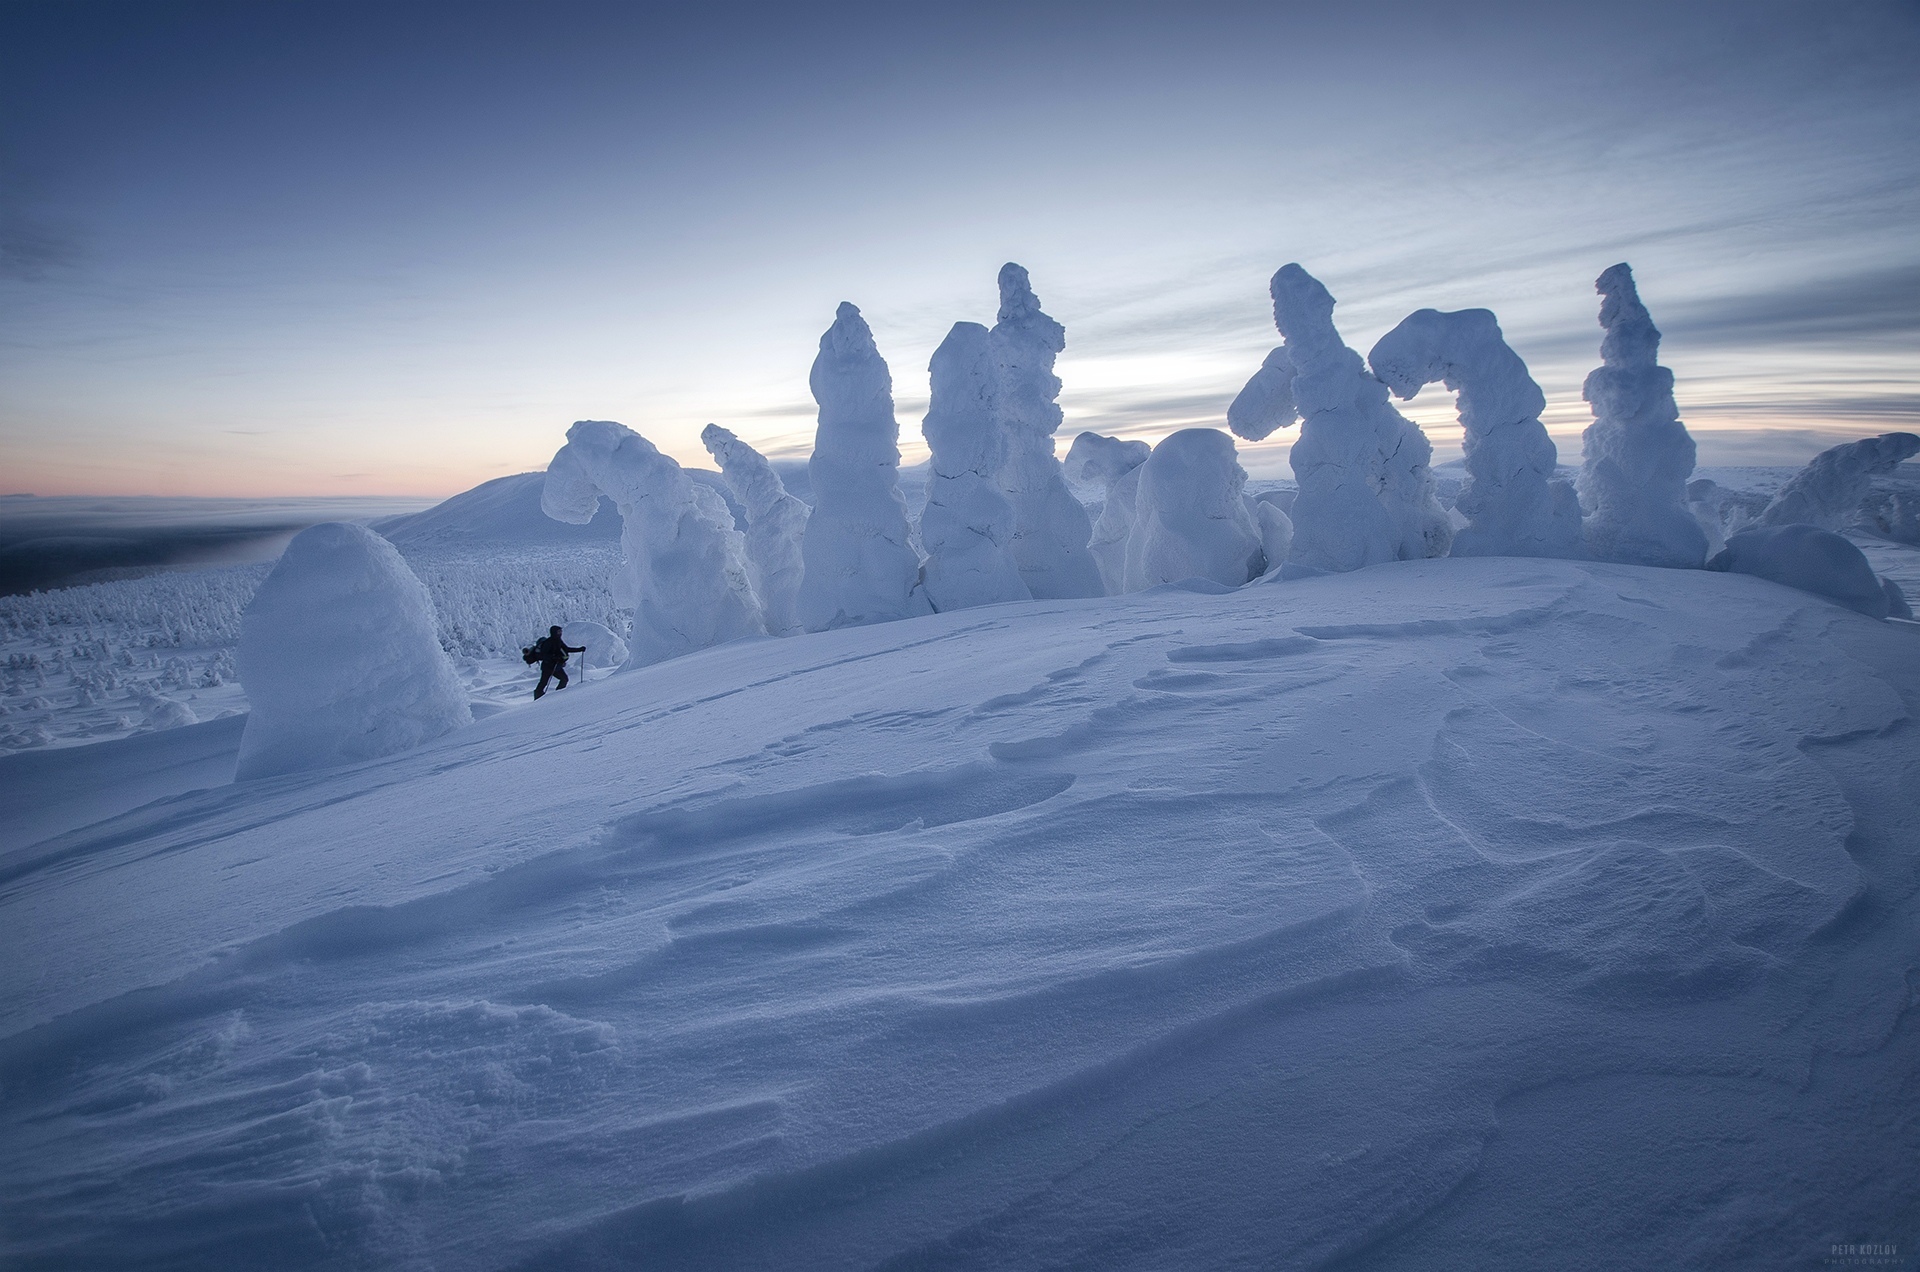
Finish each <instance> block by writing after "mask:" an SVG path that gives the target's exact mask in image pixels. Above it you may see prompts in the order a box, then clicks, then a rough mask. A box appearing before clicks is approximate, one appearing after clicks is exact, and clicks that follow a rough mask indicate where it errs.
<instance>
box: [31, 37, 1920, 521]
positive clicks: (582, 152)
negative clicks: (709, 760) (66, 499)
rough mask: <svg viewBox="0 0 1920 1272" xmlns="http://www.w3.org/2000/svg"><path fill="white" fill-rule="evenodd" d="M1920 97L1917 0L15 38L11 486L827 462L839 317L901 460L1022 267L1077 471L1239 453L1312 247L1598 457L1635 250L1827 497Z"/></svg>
mask: <svg viewBox="0 0 1920 1272" xmlns="http://www.w3.org/2000/svg"><path fill="white" fill-rule="evenodd" d="M1327 9H1336V10H1337V12H1331V13H1329V12H1326V11H1325V10H1327ZM1916 64H1920V5H1916V4H1914V3H1912V2H1911V0H1909V2H1907V3H1858V4H1848V3H1827V4H1821V5H1812V4H1784V5H1776V4H1767V3H1742V4H1728V5H1718V4H1691V5H1690V4H1635V3H1616V4H1607V5H1587V4H1580V3H1567V4H1552V5H1538V4H1470V3H1469V4H1447V5H1444V6H1442V5H1408V4H1397V5H1395V4H1350V5H1340V6H1324V5H1312V6H1308V5H1299V6H1295V5H1287V4H1272V3H1268V4H1260V5H1207V4H1197V5H1193V4H1183V5H1172V4H1167V5H1127V4H1098V5H1076V4H1036V3H1029V4H1025V5H1007V6H996V5H953V4H947V5H916V4H910V3H896V4H891V5H885V6H878V5H876V6H853V5H826V6H822V7H817V8H816V7H813V6H780V7H759V6H726V5H702V6H687V7H676V8H665V7H649V6H644V5H601V4H568V3H553V4H531V3H525V4H511V5H508V4H478V3H468V4H457V5H454V4H432V3H411V4H384V3H383V4H374V5H355V4H341V3H327V4H319V3H274V4H263V3H244V4H239V3H236V4H170V3H163V2H153V0H144V2H142V3H136V4H96V3H87V2H86V0H60V2H57V3H43V2H38V0H36V2H32V3H21V2H19V0H0V460H4V463H0V467H4V469H5V470H6V475H5V476H4V478H0V484H4V486H5V487H6V489H8V490H31V491H37V492H39V493H43V494H56V493H101V494H105V493H149V494H216V495H293V494H300V495H311V494H400V493H407V494H421V495H438V494H447V493H451V492H453V491H456V490H459V489H463V488H465V487H467V486H470V485H473V484H474V483H476V482H478V481H481V480H484V479H486V478H488V477H493V476H498V475H500V474H503V473H509V472H517V471H524V470H526V469H528V468H538V467H540V466H542V465H543V464H544V462H545V461H546V459H547V458H548V457H549V456H550V455H551V454H552V452H553V450H554V449H555V448H556V447H557V446H558V445H559V444H560V441H561V439H562V435H563V434H564V431H565V428H566V425H567V424H568V423H569V422H571V421H572V420H574V419H578V418H603V419H617V420H621V421H623V422H624V423H627V424H629V425H631V426H632V427H634V428H636V429H638V430H640V431H641V432H643V433H645V434H646V435H648V436H649V437H651V438H653V439H654V440H655V441H656V442H658V443H659V444H660V445H661V446H662V447H663V448H664V449H666V450H668V451H669V452H670V453H672V454H675V455H677V456H678V457H680V458H681V459H682V460H683V461H697V462H704V461H705V453H704V451H702V450H701V448H700V445H699V442H698V440H697V436H698V432H699V429H700V426H701V425H702V424H704V423H706V422H708V421H709V420H713V421H717V422H719V423H722V424H725V425H727V426H728V427H731V428H733V429H734V430H736V431H737V432H739V433H740V434H741V435H742V436H743V437H746V438H747V439H748V440H750V441H753V442H755V443H756V444H759V445H761V446H762V447H763V448H765V449H767V450H769V451H770V452H773V453H782V454H804V452H805V451H806V449H807V446H808V443H809V440H810V437H811V427H812V425H811V411H812V405H811V402H810V400H809V399H808V397H807V393H806V371H807V367H808V365H809V363H810V362H811V360H812V357H813V354H814V351H815V348H816V344H817V341H818V338H819V334H820V332H821V331H822V330H824V329H825V327H826V326H827V324H828V323H829V322H830V321H831V319H832V317H833V311H834V307H835V305H836V304H837V303H838V302H839V301H841V300H851V301H853V302H854V303H856V304H858V305H860V306H861V307H862V309H863V310H864V312H865V313H866V315H867V317H868V319H869V321H870V322H871V323H872V325H873V327H874V331H875V335H876V337H877V338H878V340H879V343H880V347H881V350H882V352H883V353H884V354H885V355H886V356H887V358H888V360H889V362H890V363H891V365H892V368H893V372H894V381H895V393H896V398H897V400H898V403H899V407H900V410H899V414H900V419H901V424H902V434H903V436H902V445H903V449H904V450H906V451H907V453H908V457H909V458H910V459H911V458H914V457H916V456H917V455H920V454H924V450H923V448H922V447H921V444H920V441H919V434H918V421H919V417H920V415H921V414H922V413H923V412H924V410H925V394H926V362H927V358H928V356H929V355H930V354H931V352H932V350H933V348H934V346H935V345H936V344H938V342H939V340H940V339H941V337H942V336H943V335H944V334H945V332H946V330H947V328H948V327H949V326H950V325H951V324H952V323H953V322H954V321H956V320H961V319H967V320H973V321H987V322H990V321H992V316H993V309H994V304H995V296H994V292H993V285H994V276H995V273H996V271H997V270H998V268H999V266H1000V264H1001V263H1002V262H1003V261H1006V260H1017V261H1019V262H1021V263H1022V264H1024V265H1026V266H1027V267H1028V268H1029V269H1030V270H1031V271H1032V274H1033V279H1034V284H1035V287H1036V289H1037V290H1038V292H1039V294H1040V296H1041V298H1042V300H1043V302H1044V303H1045V305H1046V307H1047V308H1048V310H1049V311H1050V312H1051V313H1053V314H1054V315H1055V316H1056V317H1057V318H1059V319H1060V320H1061V321H1062V322H1064V323H1065V324H1066V327H1067V339H1068V349H1067V353H1066V354H1065V355H1064V356H1063V357H1062V359H1061V362H1060V368H1059V370H1060V374H1061V376H1062V379H1063V380H1064V381H1065V383H1066V389H1065V391H1064V393H1063V395H1062V404H1063V406H1064V407H1065V409H1066V412H1067V423H1066V427H1065V428H1064V429H1063V431H1062V444H1063V445H1064V443H1065V441H1066V439H1068V438H1070V437H1071V435H1072V434H1073V433H1074V432H1077V431H1079V430H1080V429H1082V428H1093V429H1096V430H1099V431H1102V432H1109V433H1122V434H1126V435H1129V436H1139V437H1145V438H1148V439H1152V438H1155V437H1157V436H1160V435H1162V434H1164V433H1165V432H1168V431H1170V430H1171V429H1173V428H1177V427H1184V426H1188V425H1192V424H1197V423H1215V424H1217V423H1220V422H1221V420H1222V419H1223V413H1224V408H1225V403H1226V402H1227V401H1228V400H1229V399H1230V398H1231V397H1232V395H1233V393H1234V392H1235V391H1237V389H1238V388H1239V386H1240V385H1241V384H1242V383H1243V382H1244V381H1245V379H1246V377H1247V376H1248V375H1250V374H1251V373H1252V371H1253V370H1254V369H1255V368H1256V367H1257V366H1258V365H1259V362H1260V359H1261V357H1262V356H1263V355H1264V353H1265V351H1266V350H1267V349H1268V348H1269V347H1271V345H1272V344H1273V343H1275V342H1276V340H1277V336H1276V335H1275V333H1274V331H1273V328H1272V324H1271V316H1270V313H1269V311H1268V308H1267V301H1266V281H1267V279H1268V277H1269V276H1270V275H1271V274H1272V272H1273V271H1274V269H1276V268H1277V267H1278V266H1280V265H1281V264H1284V263H1286V262H1287V261H1292V260H1297V261H1299V262H1301V263H1302V264H1303V265H1305V266H1306V268H1307V269H1309V270H1310V271H1311V272H1313V273H1315V274H1316V275H1318V276H1319V277H1320V278H1321V279H1322V280H1323V281H1325V282H1326V283H1327V284H1328V286H1329V287H1330V288H1331V289H1332V291H1333V293H1334V295H1335V296H1336V297H1338V298H1339V300H1340V302H1341V304H1340V308H1339V310H1338V311H1337V313H1336V319H1337V321H1339V323H1340V324H1341V327H1342V330H1343V333H1344V334H1345V335H1346V337H1347V340H1348V343H1349V344H1351V345H1353V346H1354V347H1356V348H1358V349H1360V350H1362V351H1363V352H1364V351H1365V350H1366V349H1367V348H1368V347H1370V346H1371V344H1372V342H1373V341H1374V340H1375V339H1376V338H1377V337H1378V336H1379V335H1380V334H1381V333H1382V332H1384V331H1385V330H1386V329H1387V328H1388V327H1390V326H1392V325H1393V323H1394V322H1396V321H1398V319H1399V318H1400V317H1402V316H1404V315H1405V314H1406V313H1407V312H1409V311H1411V310H1412V309H1415V308H1419V307H1422V306H1427V305H1431V306H1435V307H1438V308H1442V309H1451V308H1462V307H1466V306H1476V305H1477V306H1485V307H1488V308H1491V309H1493V310H1494V311H1495V312H1496V313H1498V314H1499V315H1500V318H1501V321H1502V323H1503V325H1504V326H1505V328H1506V330H1507V332H1508V335H1509V338H1510V340H1511V341H1512V343H1513V344H1514V346H1515V347H1516V348H1517V349H1518V350H1519V351H1520V352H1521V354H1522V355H1523V356H1524V357H1525V358H1526V359H1527V360H1528V362H1529V364H1530V365H1531V366H1532V368H1533V370H1534V373H1535V375H1536V377H1537V378H1538V379H1539V380H1540V381H1541V383H1542V385H1543V387H1544V388H1545V389H1546V391H1547V394H1548V398H1549V401H1550V407H1549V414H1548V422H1549V425H1550V427H1551V428H1552V429H1553V431H1554V433H1555V436H1556V438H1557V440H1559V442H1560V445H1561V450H1562V458H1563V460H1575V461H1577V456H1578V433H1579V429H1580V428H1581V427H1582V426H1583V425H1584V423H1585V421H1586V419H1587V413H1586V409H1585V406H1584V404H1583V403H1582V402H1581V401H1580V399H1579V386H1580V381H1581V379H1582V378H1583V377H1584V375H1585V373H1586V371H1587V370H1588V369H1589V368H1590V367H1591V366H1592V365H1593V363H1594V362H1595V361H1596V360H1597V347H1598V335H1599V332H1598V328H1597V326H1596V325H1595V315H1596V312H1597V301H1596V298H1595V296H1594V295H1593V292H1592V280H1593V278H1594V276H1595V275H1597V274H1598V273H1599V272H1600V271H1601V270H1602V269H1603V268H1605V267H1606V266H1608V265H1611V264H1612V263H1614V262H1615V261H1617V260H1627V261H1630V262H1632V264H1633V265H1634V268H1635V272H1636V274H1637V275H1638V277H1639V279H1640V284H1641V289H1642V294H1643V296H1644V297H1645V299H1646V300H1647V302H1648V305H1649V307H1650V308H1651V309H1652V311H1653V313H1654V317H1655V320H1656V321H1657V322H1658V323H1659V324H1660V326H1661V327H1662V329H1663V330H1664V331H1665V332H1666V335H1667V343H1666V346H1665V350H1664V360H1665V361H1666V362H1667V364H1668V365H1670V366H1672V367H1673V368H1674V370H1675V372H1676V374H1677V375H1678V377H1679V386H1678V394H1679V398H1680V403H1681V407H1682V414H1683V417H1684V418H1685V419H1686V420H1687V422H1688V424H1689V426H1690V427H1691V428H1692V429H1693V430H1694V432H1695V434H1696V436H1697V437H1698V438H1699V439H1700V441H1701V451H1702V462H1703V463H1711V462H1719V463H1739V462H1781V463H1785V462H1797V461H1798V460H1801V459H1804V458H1805V457H1807V456H1808V455H1810V454H1811V453H1813V451H1815V450H1818V449H1819V448H1820V447H1821V446H1823V445H1826V444H1830V443H1831V442H1833V441H1839V440H1846V439H1848V438H1850V437H1856V436H1862V435H1866V434H1871V433H1877V432H1884V431H1888V430H1890V429H1896V428H1905V429H1913V428H1915V427H1916V426H1920V356H1917V355H1920V232H1916V227H1920V216H1917V215H1916V213H1920V146H1916V145H1915V144H1914V140H1913V139H1914V138H1915V137H1916V136H1920V127H1916V125H1920V88H1916V83H1920V77H1916V76H1915V75H1914V73H1913V67H1914V66H1915V65H1916ZM1407 409H1408V411H1409V413H1410V414H1412V415H1414V416H1415V417H1416V418H1418V419H1419V420H1421V422H1422V423H1423V424H1426V425H1428V426H1429V429H1430V432H1431V433H1432V435H1433V436H1434V439H1435V442H1436V445H1437V447H1438V448H1439V450H1440V452H1441V456H1442V457H1443V458H1444V457H1445V456H1446V455H1447V454H1449V453H1457V451H1455V450H1453V447H1454V441H1455V438H1456V437H1457V430H1455V429H1453V428H1450V427H1449V421H1450V420H1451V417H1452V404H1451V401H1450V399H1449V398H1448V396H1447V395H1446V394H1444V392H1442V391H1441V390H1440V389H1439V388H1438V387H1437V386H1436V387H1434V388H1430V389H1428V390H1427V391H1426V392H1425V393H1423V394H1422V395H1421V396H1420V397H1419V398H1417V399H1415V401H1414V402H1413V403H1411V404H1410V405H1409V407H1408V408H1407ZM1289 436H1290V434H1287V435H1282V436H1280V437H1278V438H1276V439H1275V440H1274V441H1272V442H1269V443H1265V444H1262V445H1261V446H1258V447H1245V448H1243V462H1245V463H1246V464H1247V466H1248V467H1249V469H1251V470H1253V471H1255V472H1256V473H1261V472H1270V473H1272V474H1274V475H1279V474H1282V473H1284V471H1285V468H1284V457H1285V450H1286V443H1287V438H1288V437H1289Z"/></svg>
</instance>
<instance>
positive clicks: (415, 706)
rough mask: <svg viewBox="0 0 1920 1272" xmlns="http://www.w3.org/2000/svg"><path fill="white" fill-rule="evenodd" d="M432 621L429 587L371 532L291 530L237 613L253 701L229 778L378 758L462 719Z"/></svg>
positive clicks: (462, 706) (331, 525) (463, 701)
mask: <svg viewBox="0 0 1920 1272" xmlns="http://www.w3.org/2000/svg"><path fill="white" fill-rule="evenodd" d="M435 626H436V624H435V622H434V613H433V600H432V598H430V597H429V596H428V595H427V589H426V588H425V587H424V586H423V585H422V584H421V582H420V580H419V579H418V578H416V577H415V576H414V573H413V571H412V570H410V569H408V568H407V563H406V562H405V561H404V560H402V559H401V557H400V553H399V552H398V551H396V550H395V549H394V546H393V545H392V544H391V543H388V542H387V541H386V540H385V539H383V538H381V537H380V536H379V535H377V534H375V533H374V532H373V531H371V530H369V529H367V528H366V527H365V526H356V525H348V524H346V523H344V522H337V521H335V522H326V523H324V524H321V525H317V526H309V527H308V528H307V529H305V530H302V531H301V532H300V533H299V534H297V535H295V536H294V537H293V540H292V542H290V543H288V544H287V549H286V551H285V552H284V553H282V554H281V556H280V562H279V564H278V565H276V566H274V567H273V573H271V574H269V575H268V576H267V578H266V581H265V582H263V583H262V584H261V585H260V590H259V591H258V592H256V593H254V597H253V600H252V601H251V602H249V603H248V605H247V609H246V613H245V614H244V615H242V616H241V620H240V650H239V664H240V683H241V684H243V685H244V686H246V690H247V700H248V701H249V703H251V704H252V708H253V709H252V712H251V714H249V715H248V716H247V727H246V731H245V732H244V733H242V734H241V735H240V761H239V766H238V768H237V770H236V773H235V777H236V778H237V779H238V780H240V781H246V780H249V779H251V778H256V777H268V776H271V775H273V774H275V773H292V772H297V771H300V770H303V769H316V768H331V767H332V766H334V765H336V764H349V763H352V762H354V761H356V760H371V759H377V758H379V757H380V756H383V755H392V754H393V753H395V752H397V751H404V750H407V749H408V748H410V747H415V746H418V745H420V744H421V743H422V742H427V741H430V740H432V739H433V738H437V737H439V736H440V735H441V734H443V733H445V732H447V731H448V730H449V729H453V728H457V727H458V726H460V725H463V724H467V723H469V722H470V721H471V720H472V719H473V716H472V714H471V713H470V711H469V709H468V707H467V695H466V693H465V692H464V691H463V690H462V689H461V688H460V681H459V678H458V677H457V676H455V675H454V671H453V664H452V663H450V662H448V661H447V656H446V654H445V653H444V652H442V651H441V649H440V640H439V637H438V635H437V634H436V633H435V630H434V629H435Z"/></svg>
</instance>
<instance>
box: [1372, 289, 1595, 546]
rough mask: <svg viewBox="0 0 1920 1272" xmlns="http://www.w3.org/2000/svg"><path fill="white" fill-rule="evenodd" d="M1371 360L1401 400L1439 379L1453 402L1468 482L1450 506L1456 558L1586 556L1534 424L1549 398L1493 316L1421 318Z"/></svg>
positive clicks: (1430, 312) (1567, 489) (1549, 442)
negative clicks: (1455, 522) (1459, 525)
mask: <svg viewBox="0 0 1920 1272" xmlns="http://www.w3.org/2000/svg"><path fill="white" fill-rule="evenodd" d="M1367 362H1368V364H1369V365H1370V366H1371V367H1372V368H1373V373H1374V375H1376V376H1378V377H1379V378H1380V379H1381V380H1383V381H1385V382H1386V385H1387V387H1388V388H1390V389H1392V390H1393V392H1394V393H1395V394H1397V395H1398V396H1399V397H1401V398H1411V397H1412V396H1413V395H1414V394H1416V393H1418V392H1419V391H1420V390H1421V388H1422V387H1424V386H1425V385H1429V384H1433V383H1435V382H1436V381H1438V382H1440V383H1443V384H1445V385H1446V387H1447V388H1449V389H1452V390H1453V391H1454V392H1456V393H1457V394H1458V395H1459V409H1460V425H1461V427H1462V429H1463V430H1464V431H1465V438H1464V442H1463V446H1464V449H1465V452H1466V466H1467V480H1466V482H1465V483H1464V484H1463V485H1462V486H1461V488H1460V496H1459V498H1458V499H1457V500H1456V501H1455V504H1454V507H1455V508H1457V509H1458V510H1459V512H1460V514H1461V515H1462V516H1464V517H1465V518H1466V519H1467V525H1466V527H1465V528H1464V529H1462V530H1460V531H1458V532H1456V533H1455V534H1454V536H1453V545H1452V549H1451V553H1452V555H1454V556H1542V557H1580V556H1585V555H1586V548H1585V546H1584V544H1583V543H1582V541H1581V537H1580V504H1579V500H1578V497H1577V496H1576V495H1575V494H1574V490H1573V487H1572V486H1571V485H1570V484H1568V483H1566V482H1561V481H1555V480H1553V470H1554V465H1555V463H1556V462H1557V461H1558V459H1559V452H1558V451H1557V450H1556V449H1555V447H1554V444H1553V439H1552V438H1550V437H1548V436H1547V430H1546V428H1545V427H1544V426H1543V425H1542V424H1541V423H1540V412H1542V411H1544V410H1545V409H1546V406H1547V398H1546V394H1544V393H1542V392H1541V391H1540V386H1539V385H1538V384H1536V383H1535V382H1534V379H1533V377H1532V376H1531V375H1530V374H1528V372H1527V364H1526V363H1525V362H1523V361H1521V359H1520V355H1519V354H1517V353H1515V352H1514V351H1513V349H1512V347H1511V346H1509V345H1508V344H1507V341H1506V337H1505V336H1504V335H1502V334H1501V331H1500V324H1499V322H1498V321H1497V320H1496V319H1495V318H1494V316H1493V313H1492V311H1491V310H1486V309H1462V310H1459V311H1456V312H1453V313H1442V312H1440V311H1439V310H1437V309H1421V310H1417V311H1415V312H1414V313H1411V314H1409V315H1407V316H1406V317H1405V318H1403V319H1401V320H1400V325H1399V326H1397V327H1395V328H1394V329H1393V330H1392V331H1389V332H1388V333H1387V334H1386V335H1384V336H1382V337H1381V338H1380V340H1379V342H1378V343H1377V344H1375V345H1374V346H1373V351H1372V352H1371V353H1370V354H1368V355H1367Z"/></svg>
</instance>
